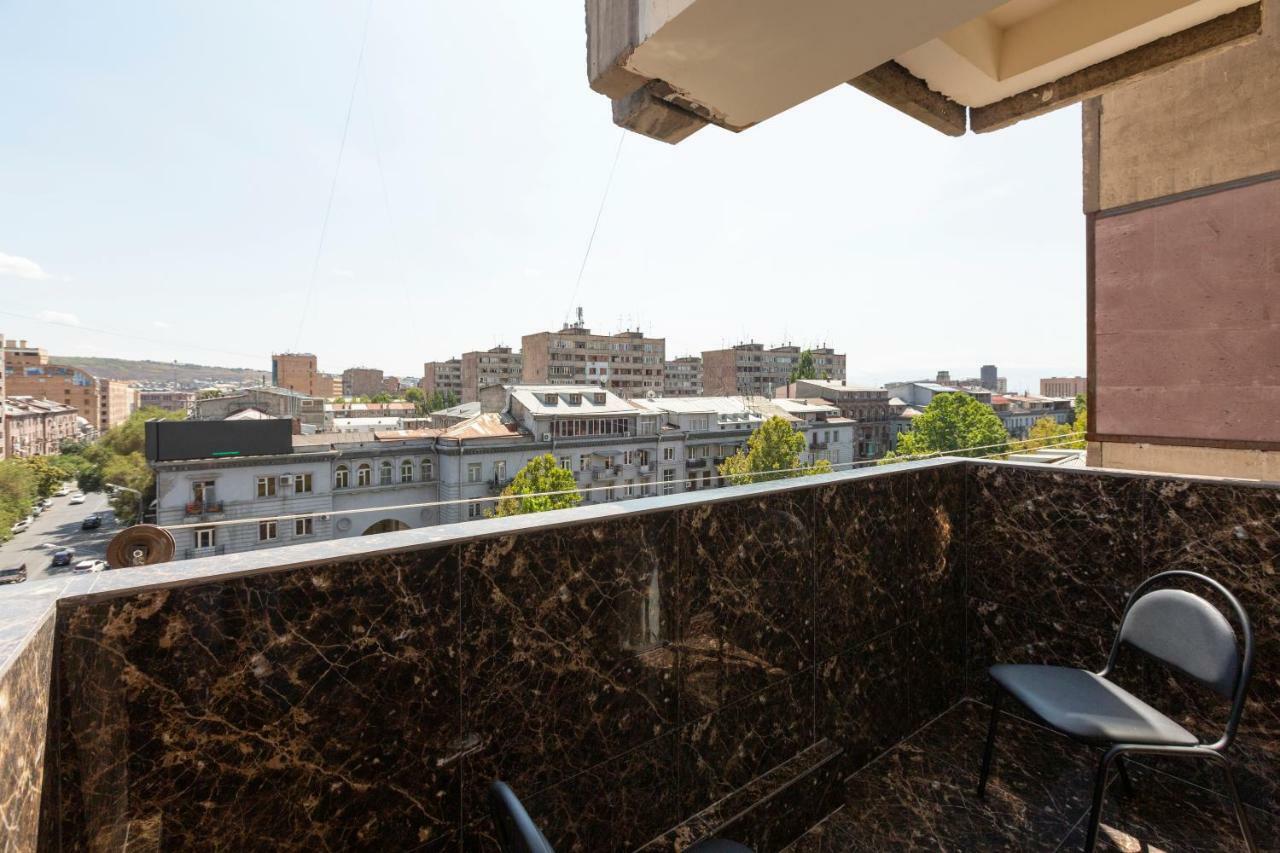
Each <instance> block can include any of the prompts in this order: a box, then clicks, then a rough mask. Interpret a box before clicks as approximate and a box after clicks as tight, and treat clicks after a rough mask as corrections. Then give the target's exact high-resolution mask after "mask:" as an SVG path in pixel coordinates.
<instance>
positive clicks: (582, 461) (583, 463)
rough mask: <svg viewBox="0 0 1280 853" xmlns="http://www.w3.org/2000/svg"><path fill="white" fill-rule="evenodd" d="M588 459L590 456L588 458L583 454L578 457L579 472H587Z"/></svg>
mask: <svg viewBox="0 0 1280 853" xmlns="http://www.w3.org/2000/svg"><path fill="white" fill-rule="evenodd" d="M588 458H589V457H588V456H587V454H585V453H583V454H581V455H580V456H579V457H578V470H579V471H585V470H587V465H588Z"/></svg>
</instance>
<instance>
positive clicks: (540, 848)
mask: <svg viewBox="0 0 1280 853" xmlns="http://www.w3.org/2000/svg"><path fill="white" fill-rule="evenodd" d="M489 811H490V813H491V814H492V815H493V825H494V827H495V828H496V829H497V831H498V846H499V847H500V848H502V853H555V851H554V850H552V849H551V845H550V844H549V843H548V842H547V839H546V837H545V836H543V834H542V831H541V830H540V829H538V827H537V825H536V824H534V822H533V819H532V818H530V817H529V813H528V812H527V811H525V810H524V806H523V805H522V804H521V802H520V799H519V797H517V796H516V795H515V792H513V791H512V790H511V789H510V788H509V787H507V785H506V783H505V782H500V781H497V780H494V782H493V784H492V785H490V786H489ZM685 853H753V851H752V850H751V848H750V847H744V846H743V845H741V844H738V843H737V842H736V841H725V840H724V839H721V838H711V839H708V840H706V841H700V842H698V843H697V844H695V845H693V846H692V847H686V848H685Z"/></svg>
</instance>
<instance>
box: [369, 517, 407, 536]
mask: <svg viewBox="0 0 1280 853" xmlns="http://www.w3.org/2000/svg"><path fill="white" fill-rule="evenodd" d="M408 529H409V525H407V524H405V523H404V522H403V521H400V520H399V519H396V518H384V519H382V521H377V522H374V523H373V524H370V525H369V526H368V527H366V528H365V531H364V533H362V534H360V535H361V536H372V535H373V534H375V533H394V532H395V531H397V530H408Z"/></svg>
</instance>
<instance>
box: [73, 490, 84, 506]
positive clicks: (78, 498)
mask: <svg viewBox="0 0 1280 853" xmlns="http://www.w3.org/2000/svg"><path fill="white" fill-rule="evenodd" d="M71 503H73V504H82V503H84V492H74V493H73V494H72V495H71Z"/></svg>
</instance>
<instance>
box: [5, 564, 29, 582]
mask: <svg viewBox="0 0 1280 853" xmlns="http://www.w3.org/2000/svg"><path fill="white" fill-rule="evenodd" d="M26 579H27V564H26V563H18V565H16V566H5V567H4V568H0V583H22V582H23V581H24V580H26Z"/></svg>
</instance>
